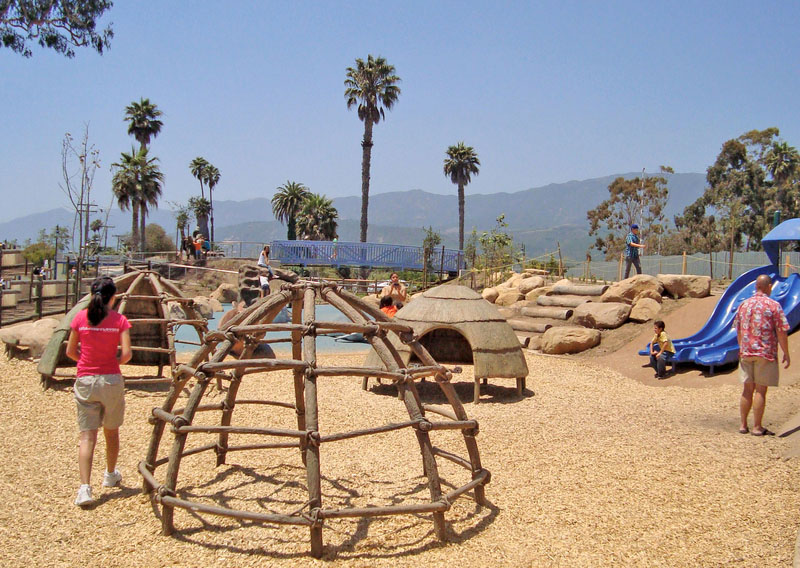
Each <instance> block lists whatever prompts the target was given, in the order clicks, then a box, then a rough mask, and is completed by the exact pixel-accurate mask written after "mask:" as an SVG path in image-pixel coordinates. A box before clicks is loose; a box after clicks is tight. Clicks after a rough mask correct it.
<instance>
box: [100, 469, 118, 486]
mask: <svg viewBox="0 0 800 568" xmlns="http://www.w3.org/2000/svg"><path fill="white" fill-rule="evenodd" d="M120 481H122V474H121V473H120V472H119V470H116V469H115V470H114V471H112V472H111V473H109V472H105V473H104V474H103V487H116V486H117V485H119V482H120Z"/></svg>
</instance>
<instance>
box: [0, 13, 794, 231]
mask: <svg viewBox="0 0 800 568" xmlns="http://www.w3.org/2000/svg"><path fill="white" fill-rule="evenodd" d="M798 16H800V3H797V2H788V1H786V2H761V3H755V2H747V3H745V2H703V3H696V2H669V3H666V2H665V3H658V4H654V3H643V2H613V1H612V2H603V3H600V2H552V3H549V2H547V3H546V2H541V3H532V2H530V3H529V2H493V3H488V2H472V1H462V2H444V1H436V2H429V1H428V2H401V3H392V4H388V3H380V2H368V3H361V2H324V3H322V2H316V3H312V2H277V1H276V2H266V1H265V2H216V1H214V2H212V1H203V0H201V1H197V2H191V3H190V2H177V1H170V2H162V1H143V2H124V1H122V0H118V1H117V2H116V5H115V6H114V7H113V8H112V9H111V12H110V14H109V15H108V16H107V17H106V18H104V22H106V21H109V20H110V21H112V22H113V24H114V33H115V37H114V39H113V40H112V45H111V49H110V50H109V51H108V52H107V53H106V54H104V55H102V56H100V55H98V54H97V53H95V52H91V51H89V50H87V49H79V50H78V51H77V55H76V57H75V58H74V59H71V60H70V59H66V58H64V57H62V56H59V55H57V54H55V53H52V52H50V51H46V50H43V49H41V48H38V47H35V48H34V55H33V57H32V58H30V59H24V58H22V57H20V56H19V55H16V54H14V53H12V52H10V51H9V50H7V49H0V108H2V119H1V120H0V140H1V141H2V146H0V148H2V152H0V198H2V202H3V204H4V205H5V206H4V207H2V208H0V221H6V220H9V219H12V218H15V217H18V216H21V215H24V214H28V213H33V212H37V211H44V210H47V209H51V208H53V207H58V206H67V205H68V202H67V200H66V197H65V196H64V194H63V193H62V192H61V190H60V189H59V188H58V184H59V183H60V182H61V157H60V147H61V141H62V139H63V136H64V133H65V132H70V133H72V134H73V135H77V134H79V133H80V131H81V130H82V128H83V125H84V123H89V129H90V140H91V142H93V143H94V144H95V146H96V147H97V148H98V149H99V150H100V154H101V156H100V157H101V161H102V164H103V165H102V167H101V169H100V170H99V171H98V173H97V176H96V178H95V189H94V193H93V199H94V200H95V201H96V202H97V203H99V204H101V205H102V206H105V205H107V204H108V202H109V199H110V196H111V194H110V179H111V173H110V169H109V167H110V164H111V163H113V162H115V161H117V160H118V158H119V154H120V152H121V151H129V150H130V148H131V145H132V142H133V140H132V139H131V138H129V137H128V136H127V134H126V125H125V123H124V122H123V113H124V108H125V106H126V105H128V104H129V103H130V102H131V101H134V100H138V99H139V98H140V97H148V98H150V100H151V101H153V102H155V103H156V104H157V105H158V106H159V108H160V109H161V110H162V111H163V112H164V116H163V117H162V118H163V122H164V128H163V131H162V134H161V135H160V136H159V137H158V138H157V139H155V140H154V141H153V143H152V153H153V154H154V155H156V156H158V157H159V158H160V165H161V168H162V170H163V172H164V173H165V176H166V180H165V182H166V183H165V187H164V197H163V201H175V202H184V203H185V202H186V201H187V200H188V198H189V197H191V196H192V195H195V194H197V193H199V187H198V183H197V181H196V180H195V179H194V178H192V177H191V175H190V173H189V169H188V164H189V162H190V161H191V160H192V158H194V157H195V156H203V157H205V158H206V159H208V160H209V161H210V162H212V163H213V164H214V165H216V166H217V167H218V168H219V170H220V172H221V174H222V178H221V180H220V184H219V186H218V190H217V191H215V194H214V197H215V199H219V200H221V199H237V200H239V199H245V198H251V197H270V196H271V195H272V194H273V193H274V191H275V188H276V187H277V186H278V185H280V184H282V183H284V182H285V181H287V180H293V181H300V182H302V183H305V184H306V185H307V186H309V187H310V188H311V189H312V190H313V191H315V192H318V193H324V194H326V195H327V196H328V197H339V196H345V195H358V194H360V183H361V181H360V180H361V177H360V176H361V147H360V141H361V136H362V133H363V125H362V123H361V122H360V121H359V120H358V118H357V116H356V113H355V112H354V111H348V110H347V108H346V105H345V100H344V95H343V91H344V87H343V81H344V78H345V70H346V68H347V67H348V66H351V65H353V64H354V61H355V58H356V57H361V58H366V56H367V55H368V54H370V53H371V54H374V55H382V56H383V57H385V58H386V59H387V60H388V61H389V63H391V64H393V65H394V66H395V67H396V71H397V74H398V75H399V76H400V77H401V78H402V83H401V84H400V85H401V88H402V94H401V96H400V99H399V101H398V103H397V105H396V106H395V108H394V109H393V110H392V111H391V112H389V113H388V114H387V118H386V121H385V122H382V123H380V124H378V125H377V126H376V128H375V134H374V142H375V146H374V148H373V160H372V182H371V188H372V189H371V191H372V192H374V193H383V192H388V191H398V190H408V189H423V190H426V191H430V192H435V193H447V192H454V191H455V190H454V187H453V186H452V184H451V183H450V182H449V180H448V179H447V178H445V177H444V175H443V173H442V160H443V158H444V151H445V150H446V148H447V147H448V146H449V145H451V144H454V143H456V142H458V141H461V140H463V141H465V142H466V143H467V144H469V145H471V146H473V147H474V148H475V149H476V151H477V152H478V155H479V156H480V160H481V163H482V167H481V172H480V175H478V176H477V177H475V178H473V182H472V184H470V185H469V186H468V188H467V193H468V194H470V193H492V192H500V191H504V192H514V191H520V190H524V189H528V188H530V187H536V186H541V185H545V184H548V183H553V182H563V181H568V180H571V179H585V178H591V177H598V176H603V175H608V174H612V173H619V172H628V171H640V170H641V169H642V168H646V169H647V171H648V172H654V171H656V170H657V168H658V166H659V165H660V164H668V165H671V166H672V167H674V168H675V171H677V172H703V171H705V169H706V168H707V167H708V165H709V164H711V163H712V162H713V160H714V158H715V157H716V155H717V153H718V151H719V149H720V146H721V145H722V143H723V142H724V141H725V140H727V139H729V138H733V137H736V136H738V135H740V134H742V133H743V132H745V131H747V130H750V129H753V128H759V129H761V128H766V127H768V126H778V127H779V128H780V129H781V135H782V137H783V138H784V139H786V140H787V141H788V142H789V143H790V144H792V145H795V146H797V145H799V144H800V116H799V115H798V111H797V96H798V93H800V74H798V61H800V49H798V48H800V39H798V37H799V35H798V33H797V29H798V25H799V24H800V18H799V17H798ZM163 201H162V203H163ZM264 216H265V219H266V218H271V214H270V212H269V211H265V212H264Z"/></svg>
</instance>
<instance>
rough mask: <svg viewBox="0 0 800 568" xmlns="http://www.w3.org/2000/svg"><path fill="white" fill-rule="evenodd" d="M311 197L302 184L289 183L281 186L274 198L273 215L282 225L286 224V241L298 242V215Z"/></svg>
mask: <svg viewBox="0 0 800 568" xmlns="http://www.w3.org/2000/svg"><path fill="white" fill-rule="evenodd" d="M310 195H311V192H310V191H309V189H308V188H307V187H306V186H304V185H303V184H302V183H299V182H296V181H287V182H286V183H285V184H283V185H279V186H278V191H277V193H275V195H273V196H272V201H271V203H272V214H273V215H274V216H275V218H276V219H277V220H278V221H280V222H281V223H286V227H287V230H286V240H289V241H295V240H297V214H298V213H299V212H300V209H301V208H302V206H303V202H304V201H305V200H306V199H307V198H308V197H309V196H310Z"/></svg>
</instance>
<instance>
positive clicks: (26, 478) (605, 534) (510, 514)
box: [0, 355, 800, 567]
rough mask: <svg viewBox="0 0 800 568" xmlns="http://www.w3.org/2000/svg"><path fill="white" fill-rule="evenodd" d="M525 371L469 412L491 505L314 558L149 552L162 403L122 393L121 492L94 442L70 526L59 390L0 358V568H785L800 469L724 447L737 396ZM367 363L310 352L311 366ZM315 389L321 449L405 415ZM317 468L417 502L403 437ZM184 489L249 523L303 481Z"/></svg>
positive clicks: (747, 443)
mask: <svg viewBox="0 0 800 568" xmlns="http://www.w3.org/2000/svg"><path fill="white" fill-rule="evenodd" d="M528 357H529V365H530V368H531V375H530V377H529V379H528V388H529V389H530V390H533V391H535V393H536V394H535V395H533V394H532V392H528V393H527V395H528V396H526V397H525V398H524V399H523V400H516V399H515V398H514V395H513V388H512V387H513V384H512V381H507V382H503V381H501V380H495V381H493V384H491V385H490V386H489V387H488V390H487V393H486V394H485V395H484V397H483V399H482V404H480V405H478V406H475V405H472V404H468V405H467V412H468V413H469V415H470V417H472V418H477V419H478V420H479V422H480V425H481V433H480V435H479V437H478V441H479V444H480V449H481V455H482V458H483V463H484V466H485V467H487V468H488V469H490V470H491V471H492V474H493V477H492V482H491V483H490V484H489V485H488V486H487V496H488V498H489V500H490V501H491V503H492V506H490V507H485V508H477V507H476V506H475V504H474V502H472V501H471V500H470V499H464V498H462V499H460V500H459V501H457V502H456V504H455V505H454V507H453V509H452V510H451V511H450V512H449V513H447V519H448V521H449V522H450V527H449V530H450V533H451V534H450V536H451V542H450V543H448V544H440V543H438V542H437V541H436V540H435V538H434V536H433V534H432V522H431V521H430V518H429V516H427V515H418V516H401V517H391V518H385V519H375V520H350V521H344V520H343V521H331V522H329V523H327V524H326V527H325V530H324V538H325V544H326V554H325V558H324V559H323V560H321V561H318V560H314V559H311V558H310V557H308V556H307V552H308V547H309V544H308V534H307V530H306V529H303V528H292V527H272V526H269V527H264V526H258V525H253V524H250V523H246V522H245V523H239V522H237V521H233V520H231V519H223V518H218V517H212V516H205V515H204V516H199V515H195V514H192V513H188V512H185V511H177V512H176V519H175V520H176V527H177V528H178V529H179V531H178V533H177V534H176V536H175V537H174V538H167V537H161V536H159V530H160V522H159V520H158V519H157V517H156V516H155V514H154V510H153V508H152V506H151V504H150V502H149V500H148V499H146V498H143V497H142V496H141V495H140V494H139V493H138V491H137V490H138V487H139V486H140V482H141V479H140V477H139V475H138V474H137V473H136V464H137V462H138V461H139V460H140V459H142V458H143V457H144V454H145V451H146V445H147V443H148V439H149V431H150V427H149V425H148V424H147V416H148V413H149V411H150V409H151V408H152V407H154V406H159V405H160V404H161V402H162V400H163V398H164V391H163V389H158V388H151V389H149V390H144V389H129V390H128V393H127V403H128V414H127V417H126V423H125V425H124V426H123V429H122V448H123V452H122V456H121V460H120V469H121V471H122V472H123V475H124V476H125V478H124V480H123V485H124V487H123V488H122V489H110V490H109V489H101V488H100V479H101V475H100V474H99V473H100V472H101V471H102V467H103V462H102V459H103V455H104V448H103V444H102V442H101V443H99V444H98V452H97V454H96V460H95V474H94V476H93V488H94V490H95V495H96V496H97V497H99V503H98V505H97V506H96V507H94V508H93V509H91V510H88V511H83V510H80V509H78V508H77V507H75V506H74V505H73V504H72V500H73V499H74V496H75V495H74V493H75V491H76V489H77V484H78V474H77V460H76V451H77V432H76V426H75V416H74V415H75V410H74V403H73V401H72V395H71V392H70V390H69V389H68V388H63V389H61V390H50V391H47V392H42V391H41V390H40V388H39V386H38V377H37V375H36V373H35V366H34V364H32V363H29V362H19V361H0V370H2V375H3V377H4V380H3V381H2V384H0V419H2V421H3V423H4V424H5V425H6V426H5V432H4V436H3V442H2V443H0V461H2V463H3V464H4V467H3V472H4V475H3V476H2V483H3V489H4V504H3V507H2V508H0V527H2V528H0V530H2V532H3V533H4V534H3V543H4V546H3V548H2V550H1V551H0V564H1V565H3V566H22V565H27V564H29V563H30V561H31V559H35V561H36V564H37V565H41V566H73V565H78V564H87V565H101V564H102V565H106V566H148V567H152V566H249V565H258V566H272V565H289V564H295V563H298V562H300V563H301V564H302V565H326V566H327V565H333V566H339V565H343V566H344V565H346V566H390V565H391V566H445V565H451V566H485V565H508V566H527V565H536V566H538V565H571V566H589V565H592V566H596V565H611V564H616V565H633V566H686V565H691V566H720V565H730V564H733V565H741V566H764V567H766V566H787V565H789V564H790V563H791V559H792V555H793V552H794V544H795V537H796V534H797V528H798V519H797V510H798V506H800V495H798V487H797V479H798V473H800V472H798V461H797V460H792V461H783V460H781V459H780V458H779V455H780V453H781V451H782V449H783V447H784V444H785V443H786V442H785V441H784V440H781V439H776V438H756V437H753V436H742V435H740V434H738V433H737V432H736V428H737V418H736V416H737V404H738V389H737V388H736V387H735V386H721V387H719V388H709V389H683V388H678V387H674V388H659V389H654V388H652V387H648V386H645V385H642V384H640V383H638V382H636V381H633V380H630V379H627V378H624V377H622V376H620V375H618V374H615V373H611V372H608V371H605V370H603V369H600V368H597V367H594V366H592V365H591V363H590V362H588V361H586V360H579V359H567V358H552V357H537V356H533V355H528ZM361 360H362V356H359V355H347V356H342V355H338V356H331V355H328V356H325V355H320V362H322V363H325V364H338V365H345V364H349V365H353V364H360V362H361ZM470 371H471V369H470V368H469V367H467V368H466V369H465V373H464V374H462V375H460V376H457V378H456V380H457V381H458V383H459V384H458V385H457V386H458V391H459V393H460V394H461V395H462V397H463V398H469V396H470V394H469V393H470V392H471V388H472V386H471V379H472V376H471V374H470ZM320 381H321V388H320V399H321V411H320V418H321V427H322V429H323V430H325V431H327V432H331V431H340V430H345V429H350V428H354V427H357V426H360V425H368V424H373V423H377V421H379V420H380V421H392V420H395V419H402V418H403V417H404V412H405V411H404V410H403V408H402V407H401V405H400V403H399V402H398V401H397V399H396V397H394V396H392V389H391V388H390V387H388V386H384V387H376V388H375V389H374V390H373V392H369V393H366V392H363V391H362V390H361V389H360V380H359V379H355V378H354V379H320ZM290 383H291V381H290V380H289V378H288V375H287V374H280V373H276V374H273V375H272V376H270V377H269V378H267V376H266V375H254V376H248V377H246V383H245V386H244V387H243V388H244V389H246V392H243V393H242V396H247V397H251V396H253V397H255V396H260V397H263V398H272V399H280V400H291V397H292V395H291V390H290ZM210 396H211V397H212V398H216V399H218V398H219V394H218V393H212V394H211V395H210ZM771 396H772V397H773V399H774V400H779V399H780V401H781V403H782V404H783V405H789V404H790V405H791V406H794V407H795V408H796V407H797V403H798V402H800V387H787V388H780V389H775V390H774V392H771ZM423 398H431V399H436V398H437V395H436V392H435V387H434V386H432V385H430V384H428V385H427V387H426V388H425V389H424V390H423ZM240 412H241V413H240ZM767 412H768V416H769V407H768V409H767ZM239 413H240V414H239ZM209 418H210V417H209ZM234 422H235V423H237V424H262V425H263V424H270V425H276V426H287V427H292V424H293V413H292V412H291V411H286V410H283V411H277V410H269V409H264V408H253V407H248V408H247V409H246V410H242V411H240V410H238V409H237V413H235V415H234ZM767 423H768V424H771V422H770V421H769V420H768V421H767ZM434 434H435V435H436V436H438V435H439V434H440V433H439V432H437V433H434ZM448 436H449V438H448ZM170 438H171V435H170V434H167V435H166V440H167V441H169V439H170ZM444 438H446V439H445V445H447V444H449V443H451V442H457V438H456V437H454V436H453V435H452V433H448V434H446V435H445V436H444ZM204 441H206V440H204ZM439 441H440V440H439V439H438V438H437V442H439ZM384 442H385V443H384ZM451 447H454V446H452V445H451ZM458 450H459V453H461V454H463V453H464V451H463V448H458ZM442 470H443V476H444V478H446V479H449V480H451V481H452V482H453V483H455V484H460V483H462V482H463V481H464V479H463V476H464V473H463V472H462V471H461V470H457V469H455V468H452V467H448V466H446V465H443V466H442ZM322 471H323V475H324V482H323V499H324V500H325V504H326V506H328V505H332V506H335V505H342V506H343V505H363V504H385V503H388V502H390V501H391V499H392V497H393V496H396V495H397V494H398V493H402V494H403V495H402V499H403V500H404V501H406V502H407V501H411V502H414V501H424V500H427V498H428V495H427V488H426V486H425V484H424V478H422V477H421V475H420V473H421V465H420V460H419V450H418V448H417V446H416V442H415V440H414V439H413V435H412V434H411V433H410V431H407V430H404V431H401V432H399V433H392V434H386V435H381V436H379V437H376V438H372V439H366V438H361V439H356V440H352V441H349V442H340V443H335V444H330V445H324V446H323V451H322ZM159 472H161V473H162V474H163V471H161V470H159ZM459 476H461V477H459ZM179 488H180V490H181V491H182V493H183V494H184V495H187V496H192V497H193V498H197V499H200V500H208V501H216V502H218V503H223V504H226V505H228V506H233V507H238V508H247V509H250V510H265V509H266V510H277V511H283V512H286V511H288V510H291V509H292V508H295V506H297V507H299V505H300V504H302V503H303V502H304V501H305V499H306V494H305V479H304V470H303V469H302V467H301V462H300V460H299V458H298V455H297V453H296V452H295V451H294V450H277V451H271V452H270V451H264V452H240V453H235V454H230V456H229V466H223V467H220V468H214V467H213V455H211V454H208V453H205V454H200V455H197V456H193V457H189V458H186V459H185V460H184V462H183V464H182V469H181V474H180V477H179Z"/></svg>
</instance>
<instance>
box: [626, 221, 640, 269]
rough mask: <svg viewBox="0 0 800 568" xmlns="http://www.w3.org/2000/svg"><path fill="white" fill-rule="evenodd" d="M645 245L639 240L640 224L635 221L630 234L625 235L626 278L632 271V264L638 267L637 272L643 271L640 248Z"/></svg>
mask: <svg viewBox="0 0 800 568" xmlns="http://www.w3.org/2000/svg"><path fill="white" fill-rule="evenodd" d="M644 247H645V245H643V244H641V243H640V242H639V225H637V224H636V223H634V224H633V225H631V230H630V232H629V233H628V236H627V237H625V278H627V277H628V275H629V274H630V273H631V265H633V266H635V267H636V274H641V273H642V265H641V263H640V262H639V249H643V248H644Z"/></svg>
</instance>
